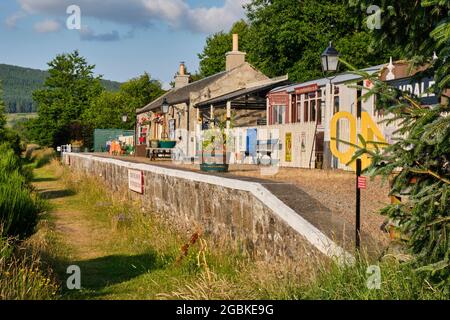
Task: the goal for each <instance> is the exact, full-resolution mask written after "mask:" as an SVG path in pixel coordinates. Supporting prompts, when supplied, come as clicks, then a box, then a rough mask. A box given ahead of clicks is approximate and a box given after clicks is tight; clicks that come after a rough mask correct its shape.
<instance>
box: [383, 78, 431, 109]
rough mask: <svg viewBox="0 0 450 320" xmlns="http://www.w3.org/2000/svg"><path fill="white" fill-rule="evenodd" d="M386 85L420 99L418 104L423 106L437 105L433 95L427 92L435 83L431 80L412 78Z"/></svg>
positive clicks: (393, 81)
mask: <svg viewBox="0 0 450 320" xmlns="http://www.w3.org/2000/svg"><path fill="white" fill-rule="evenodd" d="M388 84H389V85H391V86H393V87H395V88H397V89H399V90H401V91H403V92H409V93H410V94H412V95H414V96H415V97H417V98H418V99H420V102H421V103H423V104H425V105H433V104H438V103H439V99H438V97H437V96H436V95H435V94H434V93H432V92H430V93H429V92H427V90H428V89H429V88H430V87H432V86H434V84H435V81H434V80H433V79H432V78H423V79H420V80H417V79H414V78H404V79H398V80H392V81H388Z"/></svg>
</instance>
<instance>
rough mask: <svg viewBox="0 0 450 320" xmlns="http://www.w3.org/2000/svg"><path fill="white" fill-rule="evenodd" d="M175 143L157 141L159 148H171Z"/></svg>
mask: <svg viewBox="0 0 450 320" xmlns="http://www.w3.org/2000/svg"><path fill="white" fill-rule="evenodd" d="M176 144H177V142H176V141H169V140H161V141H160V142H159V147H160V148H165V149H172V148H175V145H176Z"/></svg>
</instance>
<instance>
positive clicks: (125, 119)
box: [122, 113, 128, 123]
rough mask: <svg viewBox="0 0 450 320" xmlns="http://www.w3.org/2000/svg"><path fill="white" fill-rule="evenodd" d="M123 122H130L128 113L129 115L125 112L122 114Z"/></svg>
mask: <svg viewBox="0 0 450 320" xmlns="http://www.w3.org/2000/svg"><path fill="white" fill-rule="evenodd" d="M122 122H123V123H127V122H128V115H127V114H126V113H124V114H123V115H122Z"/></svg>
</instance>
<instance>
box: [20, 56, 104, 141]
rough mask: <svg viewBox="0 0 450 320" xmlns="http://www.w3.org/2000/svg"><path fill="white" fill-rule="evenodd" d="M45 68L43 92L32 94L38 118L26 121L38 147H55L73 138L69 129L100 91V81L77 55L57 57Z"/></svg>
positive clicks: (91, 68)
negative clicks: (45, 77)
mask: <svg viewBox="0 0 450 320" xmlns="http://www.w3.org/2000/svg"><path fill="white" fill-rule="evenodd" d="M48 65H49V71H48V72H49V77H48V78H47V79H46V80H45V83H44V88H43V89H41V90H37V91H35V92H34V93H33V98H34V100H35V101H36V102H37V103H38V115H39V116H38V118H37V119H34V120H31V121H30V126H29V128H30V130H31V135H32V136H33V137H34V138H35V140H36V141H37V142H38V143H39V144H41V145H43V146H57V145H61V144H66V143H69V142H70V141H71V139H73V138H74V135H73V134H74V133H73V132H72V131H71V125H72V124H73V123H75V122H77V121H79V120H80V119H81V116H82V114H83V112H84V111H85V110H86V109H87V108H88V107H89V105H90V103H91V102H92V100H93V99H94V98H95V97H97V96H98V95H100V94H101V92H102V91H103V88H102V86H101V83H100V77H95V76H94V73H93V70H94V66H93V65H89V64H88V63H87V61H86V60H85V59H84V58H83V57H81V56H80V55H79V53H78V51H74V52H73V53H69V54H61V55H58V56H57V57H56V58H55V59H54V60H52V61H51V62H49V64H48Z"/></svg>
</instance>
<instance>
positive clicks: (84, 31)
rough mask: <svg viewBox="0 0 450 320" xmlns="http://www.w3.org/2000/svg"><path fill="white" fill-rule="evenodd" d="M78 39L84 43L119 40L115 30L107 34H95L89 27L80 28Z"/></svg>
mask: <svg viewBox="0 0 450 320" xmlns="http://www.w3.org/2000/svg"><path fill="white" fill-rule="evenodd" d="M80 39H81V40H85V41H102V42H111V41H118V40H120V35H119V33H118V32H117V31H116V30H113V31H111V32H107V33H99V34H97V33H95V32H94V31H92V30H91V29H90V28H89V27H84V26H83V27H82V28H81V30H80Z"/></svg>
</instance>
